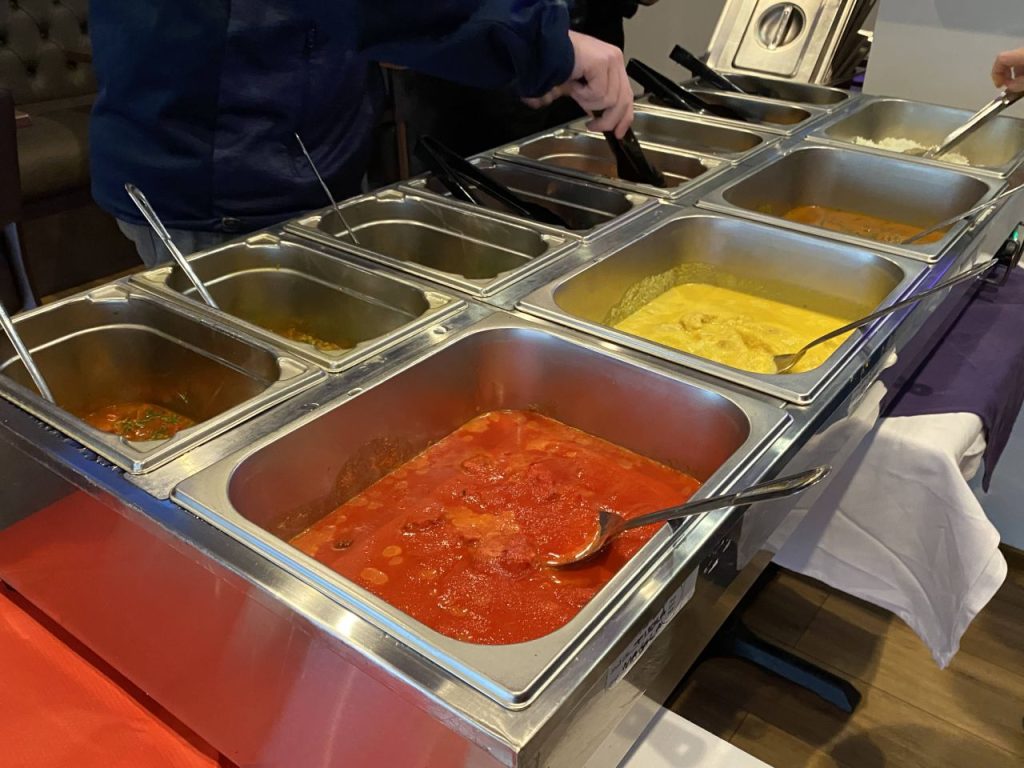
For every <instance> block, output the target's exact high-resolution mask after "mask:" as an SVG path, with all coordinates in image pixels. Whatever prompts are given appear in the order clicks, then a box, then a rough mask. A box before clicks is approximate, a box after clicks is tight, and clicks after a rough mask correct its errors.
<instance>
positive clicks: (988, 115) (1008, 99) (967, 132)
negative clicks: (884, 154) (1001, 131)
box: [908, 90, 1024, 160]
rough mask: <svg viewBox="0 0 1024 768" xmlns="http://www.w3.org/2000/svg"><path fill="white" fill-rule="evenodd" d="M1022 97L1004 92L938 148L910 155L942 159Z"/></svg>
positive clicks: (951, 134) (1022, 94)
mask: <svg viewBox="0 0 1024 768" xmlns="http://www.w3.org/2000/svg"><path fill="white" fill-rule="evenodd" d="M1022 96H1024V93H1010V92H1009V91H1006V90H1004V91H1003V92H1002V93H1000V94H999V95H998V96H996V97H995V98H994V99H992V101H990V102H989V103H988V104H986V105H985V106H984V107H982V108H981V109H979V110H978V111H977V112H975V113H974V114H973V115H971V118H970V119H969V120H968V121H967V122H966V123H964V124H963V125H961V126H960V127H959V128H957V129H956V130H954V131H952V132H951V133H950V134H949V135H948V136H946V138H944V139H943V140H942V141H941V142H940V143H939V145H938V146H936V147H930V148H928V149H925V150H914V151H912V152H909V153H908V154H912V155H918V156H920V157H924V158H927V159H929V160H933V159H935V158H937V157H941V156H942V155H944V154H946V153H947V152H949V151H950V150H951V149H953V147H955V146H957V145H959V144H962V143H963V142H964V140H965V139H967V138H968V137H969V136H971V135H973V134H974V133H975V132H976V131H978V130H979V129H980V128H983V127H984V126H986V125H988V122H989V121H990V120H992V119H993V118H995V117H998V116H999V114H1000V113H1002V112H1003V111H1004V110H1006V109H1009V108H1010V107H1012V106H1013V105H1014V104H1016V103H1017V102H1018V101H1020V99H1021V97H1022Z"/></svg>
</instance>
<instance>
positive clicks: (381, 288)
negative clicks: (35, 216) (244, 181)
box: [132, 234, 462, 372]
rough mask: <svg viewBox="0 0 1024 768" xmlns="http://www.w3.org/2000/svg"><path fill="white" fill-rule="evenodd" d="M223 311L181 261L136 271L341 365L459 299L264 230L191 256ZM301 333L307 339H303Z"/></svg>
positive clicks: (149, 282) (170, 292)
mask: <svg viewBox="0 0 1024 768" xmlns="http://www.w3.org/2000/svg"><path fill="white" fill-rule="evenodd" d="M189 261H190V262H191V264H192V267H193V269H195V271H196V273H197V274H198V275H199V277H200V279H201V280H202V281H203V282H204V283H205V284H206V286H207V288H208V289H209V291H210V294H211V295H212V296H213V299H214V301H216V302H217V306H218V307H219V308H220V310H221V312H216V311H215V310H210V309H209V308H208V307H207V306H206V305H205V304H203V303H202V299H200V298H199V297H198V296H197V295H196V290H195V288H194V287H193V286H192V283H191V282H189V279H188V278H187V277H186V276H185V274H184V273H182V272H181V270H180V269H179V268H178V267H177V266H173V265H168V266H164V267H159V268H157V269H152V270H149V271H147V272H143V273H141V274H139V275H135V276H133V277H132V280H133V281H136V282H138V283H139V284H140V285H143V286H146V287H148V288H151V289H153V290H156V291H158V292H160V293H162V294H164V295H167V296H170V297H173V298H182V297H184V298H188V299H191V300H192V301H191V302H190V304H191V305H192V306H193V307H194V308H196V309H197V310H200V311H204V312H210V311H213V312H214V314H215V315H216V316H217V317H221V318H223V317H225V315H227V316H229V317H230V320H231V321H233V322H237V323H239V324H240V325H242V326H243V327H244V328H245V329H246V331H248V332H249V333H250V334H252V335H254V336H260V337H261V338H264V339H266V340H267V341H270V342H272V343H274V344H277V345H278V346H281V347H286V348H287V349H288V350H289V351H291V352H292V353H294V354H295V355H297V356H298V357H302V358H304V359H307V360H310V361H312V362H314V363H316V364H317V365H319V366H320V367H321V368H324V369H325V370H328V371H331V372H336V371H340V370H342V369H344V368H347V367H349V366H351V365H355V364H356V363H358V362H359V361H361V360H364V359H366V358H367V357H372V356H373V355H375V354H377V353H378V352H379V351H380V350H381V349H384V348H385V347H388V346H390V345H391V344H393V343H395V342H396V341H399V340H400V339H403V338H405V337H406V336H408V335H409V334H411V333H414V332H415V331H417V330H419V329H420V328H422V327H424V326H426V325H428V324H430V323H433V322H436V321H437V320H438V319H439V318H441V317H444V316H446V315H448V314H449V313H451V312H453V311H455V310H456V309H458V308H459V307H460V306H462V302H460V301H458V300H457V299H454V298H453V297H451V296H447V295H445V294H442V293H439V292H437V291H434V290H430V289H427V288H425V287H423V286H421V285H418V284H416V283H414V282H411V281H409V280H407V279H403V278H401V277H398V276H396V275H391V274H387V273H384V272H374V271H371V270H370V269H367V268H366V267H362V266H359V265H357V264H355V263H353V262H352V261H346V260H344V257H343V256H341V255H340V254H330V253H325V252H324V251H322V250H319V249H318V248H317V247H316V246H312V245H308V244H302V243H299V242H295V240H290V239H288V238H284V239H282V238H280V237H278V236H276V235H271V234H261V235H256V236H254V237H251V238H249V239H247V240H245V241H239V242H234V243H229V244H227V245H224V246H220V247H218V248H215V249H213V250H211V251H206V252H204V253H199V254H196V255H194V256H191V257H189ZM304 336H308V337H310V338H307V339H304V338H303V337H304Z"/></svg>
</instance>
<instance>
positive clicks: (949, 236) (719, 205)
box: [697, 142, 1003, 263]
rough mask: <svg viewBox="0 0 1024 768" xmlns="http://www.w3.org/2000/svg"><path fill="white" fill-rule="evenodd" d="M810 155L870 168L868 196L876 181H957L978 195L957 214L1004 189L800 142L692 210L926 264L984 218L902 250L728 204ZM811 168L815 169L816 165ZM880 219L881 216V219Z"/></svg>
mask: <svg viewBox="0 0 1024 768" xmlns="http://www.w3.org/2000/svg"><path fill="white" fill-rule="evenodd" d="M815 154H816V155H818V156H819V157H821V158H823V159H826V158H828V159H831V158H837V162H839V163H847V162H849V163H859V164H860V165H863V166H865V167H869V168H871V169H873V173H874V179H875V181H874V182H873V184H872V190H873V191H874V190H877V187H878V184H877V182H880V181H881V180H884V179H886V178H889V177H893V176H896V177H900V178H907V177H917V178H919V179H920V178H928V177H931V179H932V180H933V181H934V182H935V185H936V186H938V185H939V184H940V182H943V181H944V182H945V184H946V185H947V188H948V185H949V184H950V183H956V182H960V183H962V184H964V185H967V184H973V185H976V186H977V187H978V188H979V191H980V195H979V196H978V197H977V198H974V199H973V200H972V201H970V202H969V203H968V204H967V205H964V206H963V207H962V208H960V209H959V210H961V211H966V210H968V209H969V208H971V207H972V206H975V205H978V204H981V203H983V202H987V201H989V200H991V199H992V198H993V197H995V196H996V195H997V194H998V193H999V190H1000V189H1001V188H1002V186H1003V184H1002V181H1001V180H999V179H996V178H993V177H991V176H984V175H981V174H975V173H971V172H970V171H968V170H967V169H961V170H954V169H952V168H950V167H947V166H943V167H937V166H932V165H928V164H925V163H917V162H914V161H911V160H900V159H898V158H895V157H892V156H891V155H886V156H882V155H877V154H873V153H870V152H861V151H858V150H856V149H852V148H847V147H836V146H826V145H823V144H812V143H808V142H802V143H799V144H795V145H792V146H789V147H787V148H786V149H785V150H783V151H781V152H777V153H773V154H772V156H771V157H768V158H767V159H765V160H763V161H761V162H759V163H758V164H756V165H752V166H751V167H750V168H747V169H745V171H744V172H742V173H741V174H739V175H737V176H735V177H734V178H731V179H730V180H728V182H727V183H725V184H722V185H720V186H719V187H718V188H716V189H714V190H711V191H710V192H708V193H707V194H706V195H704V196H702V197H701V198H700V199H699V200H698V201H697V206H698V207H700V208H706V209H709V210H715V211H718V212H720V213H727V214H730V215H733V216H739V217H741V218H747V219H755V220H757V221H761V222H764V223H767V224H772V225H774V226H777V227H782V228H784V229H794V230H797V231H799V232H803V233H805V234H809V235H814V236H816V237H822V238H825V239H829V240H840V241H842V242H846V243H851V244H853V245H859V246H861V247H862V248H865V249H867V250H870V251H884V252H886V253H891V254H895V255H897V256H905V257H909V258H912V259H919V260H922V261H926V262H929V263H934V262H937V261H939V260H940V259H941V258H942V256H943V255H945V254H946V253H947V252H948V251H949V250H950V249H952V248H953V247H954V246H955V244H956V243H957V242H958V241H959V240H960V239H961V237H963V236H964V235H966V234H967V233H968V232H970V231H972V230H974V229H975V228H976V227H978V226H979V225H980V224H981V223H982V222H983V221H984V220H985V219H986V218H987V217H986V216H985V215H984V214H983V215H981V216H979V217H976V218H975V219H973V220H970V221H966V222H964V221H961V222H960V223H958V224H954V225H953V226H951V227H950V228H949V230H948V231H947V233H946V235H945V236H944V237H943V238H942V239H941V240H939V241H937V242H935V243H930V244H924V245H921V244H916V243H915V244H912V245H907V246H904V245H897V244H891V243H883V242H879V241H877V240H871V239H869V238H864V237H857V236H855V235H847V234H845V233H842V232H835V231H832V230H828V229H825V228H822V227H812V226H809V225H806V224H800V223H797V222H793V221H787V220H786V219H784V218H782V215H775V214H773V213H765V212H763V211H759V210H755V209H753V208H750V207H747V206H744V205H740V204H738V203H736V202H733V201H732V200H730V196H731V195H735V194H737V193H738V192H739V191H741V190H743V188H744V187H745V186H748V185H752V184H754V183H755V182H756V181H758V180H759V179H762V178H764V177H766V176H767V175H768V174H770V173H777V174H778V173H781V171H779V170H777V169H778V168H783V167H784V164H786V163H790V164H792V163H794V162H803V161H802V160H799V161H798V160H794V158H800V157H801V156H802V157H803V158H811V157H812V156H813V155H815ZM815 165H816V167H819V168H820V164H815ZM907 183H912V182H907ZM937 194H939V193H938V191H936V195H937ZM891 197H895V193H894V194H893V195H891ZM764 202H765V203H771V200H770V199H766V200H765V201H764ZM812 202H813V201H812ZM800 204H805V203H803V202H802V201H798V202H797V205H800ZM806 204H810V203H806ZM821 204H823V205H828V204H829V202H828V201H827V200H824V201H821ZM865 213H867V211H865ZM954 213H955V211H954V210H950V211H948V212H942V213H940V214H938V215H935V216H934V217H933V218H931V219H930V220H929V221H928V222H926V223H924V224H922V225H920V226H922V228H923V227H926V226H930V225H931V224H932V223H936V222H938V221H940V220H942V219H944V218H946V217H947V216H952V215H953V214H954ZM880 215H883V216H884V214H880Z"/></svg>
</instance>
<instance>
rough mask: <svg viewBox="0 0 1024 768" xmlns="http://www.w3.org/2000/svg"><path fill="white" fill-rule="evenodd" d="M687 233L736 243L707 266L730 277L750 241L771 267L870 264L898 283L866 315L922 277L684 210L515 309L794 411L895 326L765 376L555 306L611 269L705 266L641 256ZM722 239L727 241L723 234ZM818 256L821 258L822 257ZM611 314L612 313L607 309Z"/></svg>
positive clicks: (886, 262) (885, 257)
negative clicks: (620, 264)
mask: <svg viewBox="0 0 1024 768" xmlns="http://www.w3.org/2000/svg"><path fill="white" fill-rule="evenodd" d="M686 227H696V228H697V230H698V231H700V229H701V228H705V227H706V228H709V229H710V231H711V232H712V233H713V235H712V237H713V238H714V239H713V242H715V243H716V244H718V245H721V244H723V243H727V242H728V240H727V238H728V237H729V236H730V234H732V235H733V236H734V237H735V238H736V240H737V242H738V243H740V245H739V246H738V247H737V250H736V254H735V257H732V256H731V255H728V254H726V255H725V256H723V257H720V256H718V255H717V254H712V255H711V259H712V261H713V263H715V264H716V265H719V266H724V267H727V266H728V265H729V263H730V261H733V260H735V261H736V262H737V263H738V264H739V265H740V268H738V269H736V270H735V272H736V273H737V274H749V270H744V269H743V268H742V265H743V262H744V260H746V259H750V258H751V253H752V251H753V247H751V245H750V242H751V241H752V240H755V241H758V242H760V243H764V244H765V256H761V257H760V258H767V259H768V260H769V261H771V260H773V254H778V253H779V252H787V253H790V254H793V253H796V252H797V251H799V252H800V257H801V261H802V262H804V263H813V262H815V261H816V260H817V259H818V258H820V259H821V261H822V264H823V265H826V264H834V263H841V262H844V261H850V262H852V263H853V264H855V265H856V264H860V265H861V266H862V267H866V266H867V265H868V264H872V265H874V266H875V267H876V268H878V269H880V270H885V271H891V272H892V273H893V276H894V278H895V279H894V281H893V283H892V288H891V290H890V291H889V292H888V293H887V294H886V295H885V297H884V298H883V299H882V301H881V302H880V303H879V304H877V305H876V306H874V307H871V308H870V309H869V310H868V311H874V310H875V309H881V308H882V307H885V306H888V305H889V304H893V303H895V302H896V301H899V300H900V299H902V298H904V297H905V296H906V295H907V294H908V293H909V292H910V291H911V290H912V289H913V288H914V286H915V285H916V284H917V283H918V281H919V280H920V279H921V278H922V276H923V275H924V273H925V271H926V269H927V268H926V266H925V265H924V264H923V263H922V262H920V261H916V260H913V259H907V258H904V257H900V256H896V255H894V254H886V253H883V252H880V251H871V250H867V249H863V248H860V247H854V246H851V245H848V244H845V243H841V242H837V241H827V240H823V239H821V238H813V237H808V236H806V235H804V234H801V233H799V232H794V231H787V230H784V229H780V228H773V227H769V226H768V225H765V224H762V223H760V222H756V221H747V220H743V219H739V218H733V217H729V216H724V215H722V214H719V213H716V212H713V211H706V210H701V209H698V208H683V209H681V210H679V211H677V212H674V213H672V214H671V215H669V216H666V217H664V218H663V220H662V221H660V222H658V224H657V226H655V227H654V228H652V229H651V230H650V232H649V233H648V234H647V235H645V236H644V237H643V238H642V239H640V240H637V241H634V242H632V243H629V244H627V245H624V246H622V247H620V248H617V249H615V250H613V251H611V252H609V253H605V254H602V255H601V256H600V257H599V258H597V259H595V260H594V261H593V262H590V263H587V264H584V265H582V266H580V267H578V268H576V269H575V270H573V271H572V272H570V273H568V274H567V275H564V276H562V277H560V278H558V279H556V280H553V281H551V282H550V283H548V284H547V285H545V286H543V287H542V288H540V289H538V290H536V291H534V292H533V293H532V294H530V295H529V296H527V297H526V298H524V299H523V300H521V301H520V302H519V305H518V306H519V309H521V310H522V311H524V312H527V313H529V314H531V315H535V316H538V317H542V318H544V319H546V320H550V321H552V322H556V323H559V324H561V325H566V326H568V327H570V328H573V329H575V330H578V331H581V332H584V333H589V334H591V335H593V336H596V337H598V338H601V339H605V340H606V341H609V342H613V343H615V344H620V345H622V346H624V347H628V348H630V349H635V350H637V351H638V352H643V353H645V354H648V355H651V356H653V357H657V358H659V359H661V360H664V361H666V362H669V363H672V364H675V365H678V366H681V367H683V368H685V369H693V370H697V371H701V372H702V373H706V374H709V375H711V376H714V377H716V378H720V379H724V380H726V381H729V382H732V383H734V384H737V385H740V386H743V387H746V388H748V389H751V390H754V391H758V392H763V393H764V394H767V395H771V396H772V397H778V398H780V399H782V400H785V401H786V402H790V403H794V404H797V405H806V404H808V403H810V402H812V401H813V400H814V399H815V398H816V397H817V396H818V395H819V394H820V392H821V391H822V389H823V388H824V387H825V386H826V385H827V384H828V383H829V381H830V380H831V379H832V378H833V377H834V376H835V375H837V374H838V372H839V371H840V370H841V369H842V368H843V367H844V365H845V363H846V362H847V361H848V360H849V359H850V358H851V357H852V356H854V355H858V354H860V353H861V351H862V350H863V349H865V348H869V347H870V346H871V345H872V343H873V337H874V336H875V334H876V332H877V331H878V330H879V329H881V328H883V327H884V326H885V325H886V324H891V322H892V318H883V319H881V320H879V321H877V322H876V323H875V324H873V325H872V326H870V327H869V329H867V330H866V331H865V332H854V333H853V334H852V335H851V336H850V338H848V339H846V340H845V341H844V342H843V344H842V345H841V346H840V347H839V348H838V349H837V350H836V351H835V352H834V353H833V354H832V355H830V356H829V358H828V359H827V360H826V361H825V362H824V363H823V364H822V365H821V366H819V367H818V368H815V369H814V370H811V371H807V372H804V373H793V374H786V375H770V374H763V373H753V372H750V371H744V370H741V369H738V368H733V367H731V366H728V365H725V364H722V363H717V362H715V361H713V360H708V359H706V358H702V357H698V356H696V355H693V354H690V353H687V352H683V351H681V350H678V349H674V348H672V347H668V346H665V345H662V344H658V343H656V342H653V341H649V340H647V339H644V338H641V337H638V336H634V335H632V334H629V333H626V332H624V331H620V330H616V329H615V328H612V327H611V326H608V325H604V324H603V323H602V322H599V321H595V320H587V319H584V318H582V317H580V316H578V315H576V314H573V313H571V312H570V311H569V310H567V309H565V308H564V307H563V305H562V304H560V302H559V298H558V294H559V293H560V292H562V291H566V290H569V289H571V288H573V286H574V285H575V284H576V283H583V284H586V282H587V280H588V279H591V280H593V279H597V278H595V277H593V276H594V275H595V274H597V273H599V272H600V271H601V270H604V269H608V268H611V267H612V266H613V264H614V262H616V261H622V260H624V261H625V262H626V263H627V264H628V265H630V266H635V265H637V264H638V263H639V261H640V260H647V261H657V262H658V263H659V264H660V267H659V268H658V269H657V270H655V271H653V272H650V273H647V272H644V276H647V275H653V274H659V273H660V272H662V271H665V270H667V269H670V268H671V267H672V266H674V265H677V264H683V263H688V262H690V261H693V262H694V263H702V259H701V258H699V257H698V258H695V259H692V260H691V259H686V258H682V257H675V258H673V257H672V256H671V255H670V256H668V257H659V256H658V255H657V254H655V255H654V256H652V257H650V258H647V257H645V254H644V252H643V247H644V243H645V241H647V242H648V243H649V244H650V243H652V242H663V241H665V240H669V242H670V244H672V245H675V243H674V242H673V240H672V238H673V230H674V229H677V228H686ZM723 231H724V235H723V234H720V233H721V232H723ZM715 236H717V237H715ZM744 246H746V247H744ZM649 247H650V246H649ZM672 253H674V249H670V254H672ZM818 254H820V257H819V256H818ZM787 268H788V269H797V267H796V266H795V265H793V264H789V265H788V267H787ZM785 271H786V268H783V269H780V272H781V273H784V272H785ZM896 273H899V275H901V276H899V277H896ZM749 276H751V277H754V278H756V277H757V275H756V274H749ZM799 281H800V275H799V274H797V273H794V276H793V283H794V284H798V283H799ZM631 285H633V283H632V282H630V283H628V284H624V285H622V288H623V290H625V289H627V288H629V287H630V286H631ZM575 290H579V289H578V288H577V289H575ZM610 308H611V307H610V306H609V307H607V308H606V309H610ZM898 314H899V313H897V315H898ZM851 319H853V318H851Z"/></svg>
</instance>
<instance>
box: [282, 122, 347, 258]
mask: <svg viewBox="0 0 1024 768" xmlns="http://www.w3.org/2000/svg"><path fill="white" fill-rule="evenodd" d="M295 140H296V141H297V142H299V149H301V150H302V154H303V155H305V157H306V162H307V163H309V167H310V168H311V169H312V170H313V175H314V176H316V180H317V181H319V182H320V186H321V187H323V190H324V194H326V195H327V199H328V201H330V203H331V207H332V208H334V213H335V215H336V216H337V217H338V220H339V221H341V225H342V226H343V227H345V231H346V232H348V236H349V237H350V238H352V242H353V243H355V244H356V245H359V238H357V237H356V233H355V232H353V231H352V227H350V226H349V225H348V222H347V221H345V216H344V215H343V214H342V212H341V206H340V205H338V201H337V200H335V199H334V195H333V194H332V193H331V188H330V187H328V186H327V182H326V181H324V177H323V176H321V175H320V169H319V168H317V167H316V163H315V162H313V156H312V155H311V154H309V150H308V149H306V144H305V142H304V141H303V140H302V137H301V136H299V134H297V133H296V134H295Z"/></svg>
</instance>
